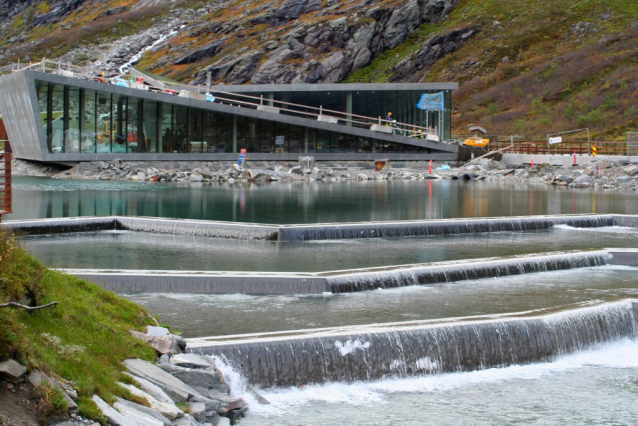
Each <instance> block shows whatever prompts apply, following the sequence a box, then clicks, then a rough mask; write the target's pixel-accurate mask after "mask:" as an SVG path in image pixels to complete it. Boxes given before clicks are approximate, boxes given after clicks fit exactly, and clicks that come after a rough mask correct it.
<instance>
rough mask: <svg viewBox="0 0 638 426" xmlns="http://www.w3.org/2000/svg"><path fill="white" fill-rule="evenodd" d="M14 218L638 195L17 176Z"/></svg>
mask: <svg viewBox="0 0 638 426" xmlns="http://www.w3.org/2000/svg"><path fill="white" fill-rule="evenodd" d="M13 200H14V203H13V204H14V206H13V209H14V213H13V214H11V215H8V216H7V217H6V219H8V220H15V219H34V218H46V217H72V216H96V215H97V216H103V215H131V216H154V217H169V218H189V219H208V220H224V221H236V222H257V223H275V224H285V223H322V222H360V221H374V220H409V219H436V218H458V217H491V216H522V215H537V214H559V213H627V214H635V213H638V194H636V193H633V192H602V191H600V192H595V191H592V190H582V189H580V190H573V189H566V188H557V187H552V186H548V185H537V186H530V185H526V184H520V183H519V184H513V183H507V182H498V183H496V182H482V181H458V180H457V181H452V180H441V181H389V182H384V181H369V182H314V183H273V184H264V185H257V184H247V183H245V184H220V185H217V184H215V185H203V184H189V183H184V184H165V183H150V182H117V181H112V182H111V181H97V180H90V181H89V180H85V181H72V180H56V179H47V178H27V177H16V178H15V179H14V189H13Z"/></svg>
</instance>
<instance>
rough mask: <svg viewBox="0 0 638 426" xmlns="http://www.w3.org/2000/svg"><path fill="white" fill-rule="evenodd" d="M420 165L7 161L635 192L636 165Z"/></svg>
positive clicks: (133, 170)
mask: <svg viewBox="0 0 638 426" xmlns="http://www.w3.org/2000/svg"><path fill="white" fill-rule="evenodd" d="M429 166H430V165H429V163H427V162H425V161H412V162H399V161H396V162H391V163H390V166H389V168H388V167H387V166H386V167H384V168H383V169H382V170H380V171H376V170H375V168H374V163H373V162H323V163H317V164H316V165H315V166H314V167H313V168H311V169H305V168H303V167H302V166H300V165H298V164H296V163H295V162H267V161H249V162H248V163H247V164H246V167H240V166H239V165H237V164H236V163H232V162H203V161H166V162H160V161H156V162H123V161H122V160H119V159H116V160H112V161H108V162H107V161H95V162H86V163H80V164H78V165H76V166H74V167H72V168H70V169H67V168H64V167H62V166H56V165H48V164H43V163H36V162H30V161H23V160H14V161H13V170H12V173H13V175H14V176H42V177H50V178H53V179H80V180H97V179H99V180H115V181H138V182H144V181H148V182H159V183H170V182H175V183H177V182H193V183H202V184H213V183H241V182H278V181H279V182H316V181H321V182H337V181H369V180H426V179H464V180H487V181H504V182H521V183H534V184H549V185H556V186H567V187H573V188H595V189H604V190H631V191H635V190H638V166H637V165H635V164H625V163H623V162H620V161H612V160H609V159H605V158H603V159H600V160H598V161H597V162H595V163H593V164H591V165H588V166H585V165H579V166H573V167H561V166H553V165H549V164H540V165H536V166H532V167H530V166H529V165H523V164H516V165H507V164H505V163H503V162H500V161H495V160H491V159H484V158H481V159H476V160H473V161H472V162H470V163H467V164H462V165H458V164H450V163H439V162H435V163H434V164H433V165H432V173H428V171H429Z"/></svg>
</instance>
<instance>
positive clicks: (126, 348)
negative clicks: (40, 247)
mask: <svg viewBox="0 0 638 426" xmlns="http://www.w3.org/2000/svg"><path fill="white" fill-rule="evenodd" d="M0 256H1V257H0V303H6V302H9V301H14V302H19V303H23V304H28V305H31V306H36V305H37V306H39V305H44V304H47V303H51V302H53V301H56V302H58V305H57V306H54V307H51V308H44V309H40V310H37V311H32V312H28V311H25V310H23V309H19V308H13V307H9V308H0V360H4V359H6V358H9V357H12V358H14V359H15V360H17V361H19V362H21V363H22V364H24V365H26V366H27V367H28V368H29V370H33V369H40V370H42V371H44V372H46V373H48V374H50V375H53V376H56V377H59V378H61V379H62V380H64V381H66V382H68V383H70V384H71V385H72V386H73V387H74V388H75V389H76V390H77V391H78V396H79V401H78V405H79V407H80V412H81V414H82V415H84V416H86V417H90V418H94V419H99V418H101V415H100V414H99V412H98V411H97V407H96V406H95V405H94V403H93V402H92V401H91V400H90V398H91V396H92V395H93V394H97V395H99V396H101V397H102V398H104V399H106V400H107V401H113V399H114V397H115V396H123V395H124V392H125V391H124V390H122V389H121V388H120V387H119V386H117V382H120V381H127V380H128V379H127V376H126V375H124V374H123V373H122V371H123V367H122V366H121V364H120V362H121V361H122V360H124V359H126V358H131V357H138V358H142V359H146V360H154V359H155V357H156V355H155V350H154V349H152V348H150V347H149V346H147V345H146V344H144V343H142V342H140V341H138V340H136V339H134V338H132V337H131V336H130V335H129V331H130V330H133V329H141V328H142V327H143V326H144V325H145V324H147V323H150V320H151V318H150V317H149V315H148V313H147V312H146V310H145V309H144V308H142V307H140V306H138V305H136V304H134V303H132V302H129V301H127V300H125V299H123V298H121V297H118V296H117V295H115V294H114V293H111V292H108V291H105V290H103V289H101V288H99V287H98V286H96V285H94V284H91V283H88V282H86V281H83V280H80V279H77V278H75V277H72V276H69V275H64V274H61V273H59V272H55V271H51V270H48V269H47V268H45V267H44V266H42V264H41V263H40V262H38V261H37V260H36V259H34V258H33V257H32V256H31V255H29V254H28V253H27V252H26V251H25V250H23V249H22V248H20V247H19V246H18V245H17V244H16V242H15V241H14V239H13V238H12V237H11V236H8V235H5V234H4V231H2V233H1V234H0ZM44 396H45V398H44V399H45V400H48V402H49V403H48V405H47V406H45V407H44V409H45V411H47V412H48V413H47V412H44V413H42V415H45V414H50V413H51V412H55V411H56V410H64V409H65V408H66V406H65V403H64V401H63V400H62V399H61V398H60V397H59V395H58V396H56V394H55V391H53V390H51V392H45V395H44ZM129 397H130V396H129ZM102 420H104V419H102Z"/></svg>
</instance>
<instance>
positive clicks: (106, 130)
mask: <svg viewBox="0 0 638 426" xmlns="http://www.w3.org/2000/svg"><path fill="white" fill-rule="evenodd" d="M96 110H97V116H96V139H97V152H98V154H99V153H105V152H111V143H112V140H111V135H112V129H111V123H112V121H113V120H112V118H111V94H110V93H104V92H98V93H97V105H96Z"/></svg>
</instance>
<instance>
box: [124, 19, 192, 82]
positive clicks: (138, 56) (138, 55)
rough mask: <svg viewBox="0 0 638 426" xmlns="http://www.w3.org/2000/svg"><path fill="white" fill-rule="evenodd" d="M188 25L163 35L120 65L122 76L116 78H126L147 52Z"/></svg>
mask: <svg viewBox="0 0 638 426" xmlns="http://www.w3.org/2000/svg"><path fill="white" fill-rule="evenodd" d="M185 26H186V25H180V26H179V28H176V29H172V30H170V32H169V33H168V34H163V35H161V36H160V37H159V38H158V39H157V40H155V41H154V42H152V43H151V44H149V45H148V46H144V47H143V48H142V50H140V51H139V52H137V53H136V54H134V55H133V56H132V57H131V59H129V60H128V61H127V62H126V63H124V64H122V65H120V67H119V71H120V75H118V76H116V77H122V76H124V75H125V74H126V73H127V72H128V70H129V68H130V67H131V66H133V64H134V63H136V62H137V61H139V60H140V59H141V58H142V55H144V53H146V52H147V51H149V50H151V49H152V48H154V47H155V46H157V45H159V44H161V43H163V42H164V40H166V39H168V38H170V37H172V36H174V35H175V34H177V33H178V32H179V31H180V30H181V29H182V28H184V27H185Z"/></svg>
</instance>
